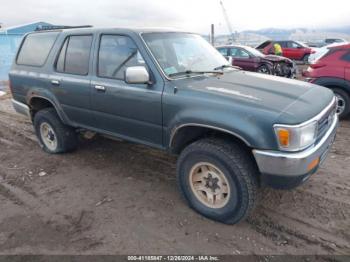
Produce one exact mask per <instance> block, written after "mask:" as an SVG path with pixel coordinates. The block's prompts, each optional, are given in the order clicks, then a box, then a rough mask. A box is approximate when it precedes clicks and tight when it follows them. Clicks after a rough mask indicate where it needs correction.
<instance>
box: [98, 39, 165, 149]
mask: <svg viewBox="0 0 350 262" xmlns="http://www.w3.org/2000/svg"><path fill="white" fill-rule="evenodd" d="M97 45H98V47H97V48H96V52H95V55H94V57H95V61H94V76H93V78H92V82H91V100H92V101H91V102H92V110H93V111H94V116H95V119H96V120H95V121H96V125H95V126H96V127H97V128H98V129H101V130H103V131H104V132H107V133H111V134H114V135H118V136H120V137H122V138H126V139H130V140H134V141H137V142H138V141H139V142H143V143H146V144H150V145H153V146H160V145H162V108H161V97H162V92H163V86H164V83H163V82H161V81H158V82H156V81H155V80H154V79H152V84H127V83H126V82H125V76H124V74H125V70H126V68H127V67H129V66H144V67H146V69H147V70H148V72H149V73H150V75H152V72H151V71H150V68H149V66H148V65H147V63H146V61H145V60H144V58H143V56H142V55H141V52H140V51H139V48H138V47H137V45H136V43H135V42H134V41H133V39H132V38H131V37H129V36H128V35H118V34H101V35H100V36H99V41H98V44H97Z"/></svg>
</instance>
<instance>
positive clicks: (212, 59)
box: [142, 33, 229, 77]
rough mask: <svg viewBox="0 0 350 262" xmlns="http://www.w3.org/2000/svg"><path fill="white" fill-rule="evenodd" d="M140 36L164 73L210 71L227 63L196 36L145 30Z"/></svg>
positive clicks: (212, 48)
mask: <svg viewBox="0 0 350 262" xmlns="http://www.w3.org/2000/svg"><path fill="white" fill-rule="evenodd" d="M142 37H143V39H144V40H145V42H146V44H147V46H148V47H149V49H150V50H151V52H152V53H153V55H154V57H155V58H156V60H157V61H158V63H159V65H160V66H161V68H162V69H163V71H164V73H165V74H166V75H167V76H170V77H171V76H175V75H177V73H181V72H209V71H213V70H215V69H216V68H220V67H222V66H224V65H225V66H229V63H228V61H227V60H226V59H225V58H224V57H223V56H222V55H221V54H220V53H219V52H218V51H217V50H216V49H215V48H214V47H212V46H211V45H210V44H209V43H208V42H207V41H206V40H204V39H203V38H202V37H201V36H199V35H196V34H190V33H144V34H142ZM180 75H181V74H179V75H178V76H180Z"/></svg>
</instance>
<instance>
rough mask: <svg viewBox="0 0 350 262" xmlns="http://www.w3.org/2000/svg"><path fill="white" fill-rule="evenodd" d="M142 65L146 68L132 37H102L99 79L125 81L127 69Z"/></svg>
mask: <svg viewBox="0 0 350 262" xmlns="http://www.w3.org/2000/svg"><path fill="white" fill-rule="evenodd" d="M140 65H143V66H144V65H145V61H144V59H143V58H142V56H141V54H140V52H139V51H138V49H137V47H136V45H135V43H134V42H133V40H132V39H131V38H130V37H128V36H121V35H102V37H101V39H100V48H99V51H98V66H97V75H98V76H99V77H105V78H114V79H120V80H123V79H124V72H125V69H126V68H127V67H129V66H140Z"/></svg>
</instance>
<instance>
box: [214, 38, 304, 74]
mask: <svg viewBox="0 0 350 262" xmlns="http://www.w3.org/2000/svg"><path fill="white" fill-rule="evenodd" d="M216 49H217V50H218V51H219V52H220V53H221V54H222V55H223V56H224V57H225V58H226V59H227V60H229V61H231V63H232V65H234V66H238V67H240V68H242V69H243V70H246V71H252V72H258V73H263V74H271V75H277V76H283V77H289V78H294V77H295V75H296V72H297V67H296V65H295V63H294V62H293V61H292V60H290V59H288V58H286V57H282V56H276V55H264V54H263V53H261V52H260V51H259V50H256V49H254V48H252V47H249V46H244V45H225V46H218V47H216Z"/></svg>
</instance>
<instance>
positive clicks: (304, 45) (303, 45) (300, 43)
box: [295, 41, 309, 47]
mask: <svg viewBox="0 0 350 262" xmlns="http://www.w3.org/2000/svg"><path fill="white" fill-rule="evenodd" d="M295 42H296V43H298V44H299V45H301V46H302V47H309V46H308V45H307V44H305V43H303V42H299V41H295Z"/></svg>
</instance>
